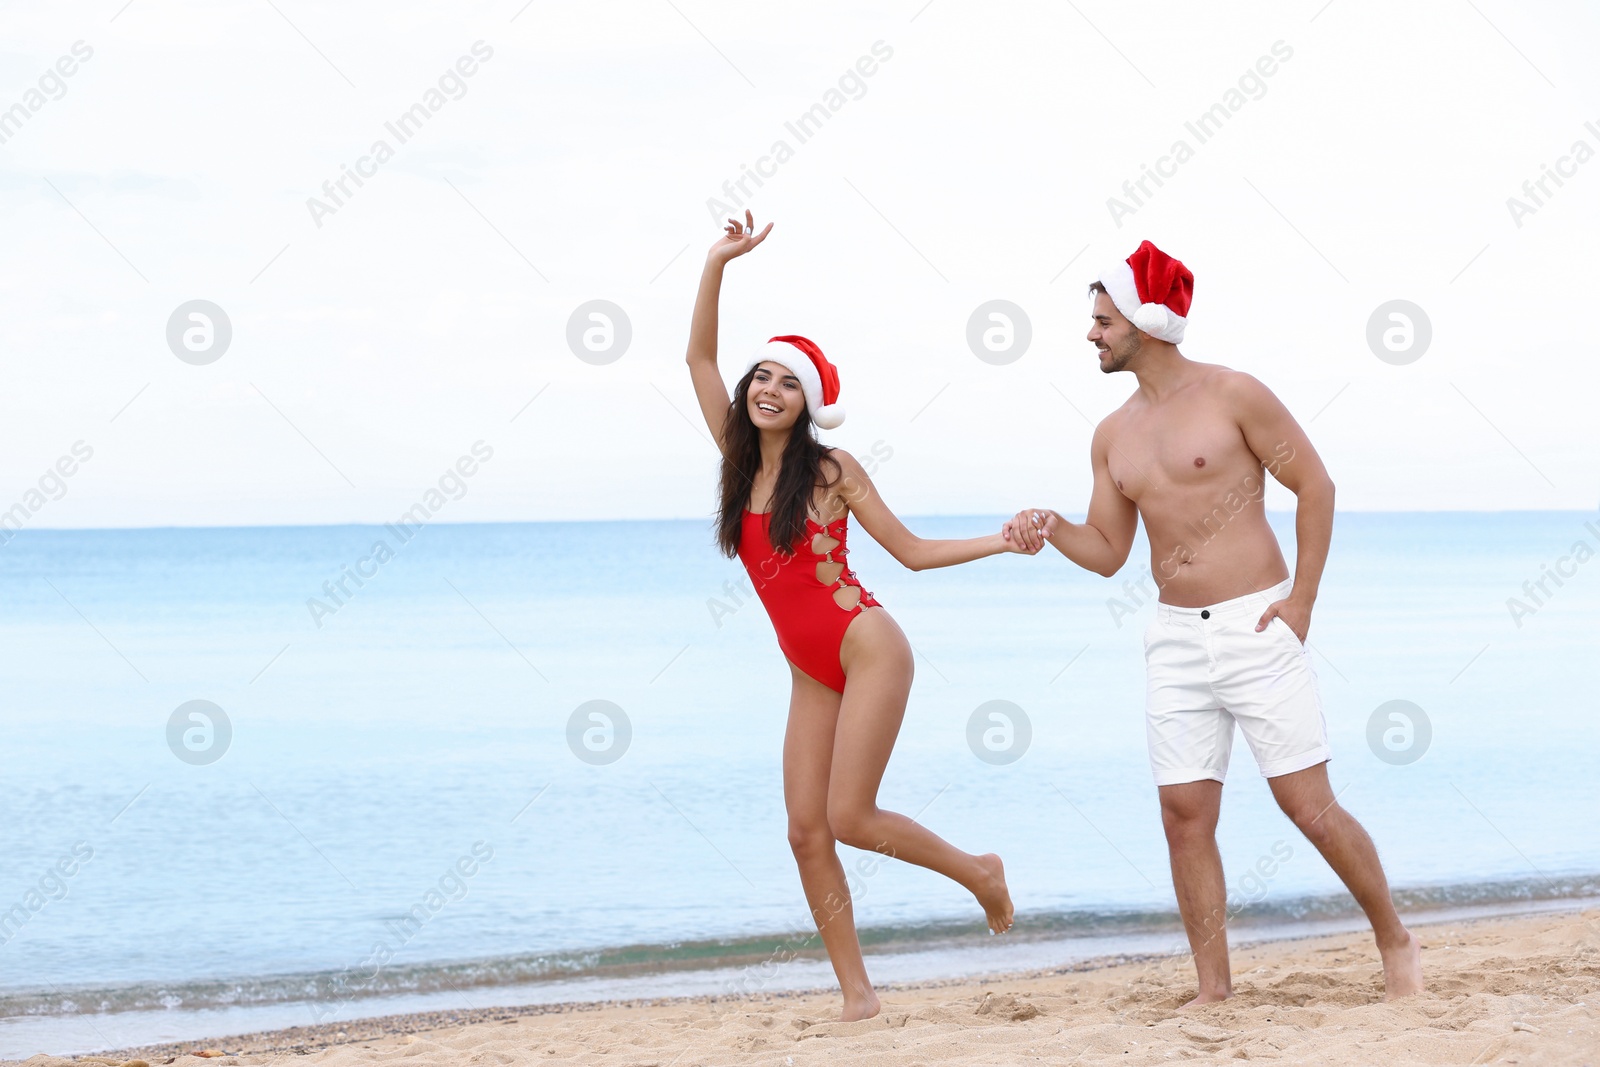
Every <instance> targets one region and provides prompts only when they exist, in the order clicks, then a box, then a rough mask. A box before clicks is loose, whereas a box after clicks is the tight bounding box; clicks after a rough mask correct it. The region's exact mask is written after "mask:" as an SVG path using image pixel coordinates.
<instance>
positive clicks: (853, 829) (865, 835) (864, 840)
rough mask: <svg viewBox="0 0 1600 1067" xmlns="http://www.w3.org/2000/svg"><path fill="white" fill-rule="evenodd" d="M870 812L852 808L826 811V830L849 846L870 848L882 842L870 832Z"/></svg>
mask: <svg viewBox="0 0 1600 1067" xmlns="http://www.w3.org/2000/svg"><path fill="white" fill-rule="evenodd" d="M871 814H872V813H871V812H865V811H858V810H854V809H842V810H837V811H836V810H833V809H831V808H830V809H829V811H828V831H829V832H830V833H831V834H833V836H834V838H835V839H836V840H838V841H840V842H843V843H844V844H846V845H849V846H850V847H851V848H860V849H867V850H869V851H870V850H872V849H875V848H877V847H878V846H879V845H881V844H883V842H882V841H880V840H878V839H877V838H876V837H874V836H873V834H872V819H871Z"/></svg>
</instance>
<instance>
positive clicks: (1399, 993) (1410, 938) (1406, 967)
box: [1378, 930, 1422, 1000]
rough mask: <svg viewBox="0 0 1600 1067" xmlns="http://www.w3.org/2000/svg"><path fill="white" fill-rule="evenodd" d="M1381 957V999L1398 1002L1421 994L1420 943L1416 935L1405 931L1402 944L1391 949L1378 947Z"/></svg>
mask: <svg viewBox="0 0 1600 1067" xmlns="http://www.w3.org/2000/svg"><path fill="white" fill-rule="evenodd" d="M1378 955H1380V956H1382V957H1383V990H1384V993H1383V999H1384V1000H1399V999H1400V998H1401V997H1409V996H1410V995H1411V994H1413V993H1420V992H1422V943H1421V942H1420V941H1418V940H1417V935H1416V934H1413V933H1412V932H1411V931H1410V930H1407V931H1406V940H1405V943H1404V944H1400V945H1396V946H1394V947H1393V948H1387V949H1386V948H1384V947H1383V946H1382V945H1379V946H1378Z"/></svg>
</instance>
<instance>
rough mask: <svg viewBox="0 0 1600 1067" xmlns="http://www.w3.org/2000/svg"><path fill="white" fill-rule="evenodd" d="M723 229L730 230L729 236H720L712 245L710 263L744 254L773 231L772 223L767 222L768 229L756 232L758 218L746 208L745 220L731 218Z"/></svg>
mask: <svg viewBox="0 0 1600 1067" xmlns="http://www.w3.org/2000/svg"><path fill="white" fill-rule="evenodd" d="M723 229H725V230H727V231H728V232H727V236H725V237H720V238H718V239H717V243H716V244H714V245H712V246H711V251H709V252H707V253H706V262H708V263H726V262H728V260H730V259H734V258H736V257H738V256H742V255H744V254H745V253H746V252H748V251H750V250H751V249H752V248H754V247H755V246H756V245H758V244H760V243H761V242H762V241H765V240H766V239H767V234H769V233H771V232H772V223H770V222H769V223H767V228H766V229H764V230H762V231H761V232H760V233H756V220H755V218H754V216H752V215H751V214H750V210H749V209H748V208H746V209H745V213H744V221H743V222H740V221H739V220H738V219H729V220H728V225H727V226H725V227H723Z"/></svg>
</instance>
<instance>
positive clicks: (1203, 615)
mask: <svg viewBox="0 0 1600 1067" xmlns="http://www.w3.org/2000/svg"><path fill="white" fill-rule="evenodd" d="M1200 617H1201V618H1202V619H1209V618H1211V612H1210V611H1202V612H1201V613H1200Z"/></svg>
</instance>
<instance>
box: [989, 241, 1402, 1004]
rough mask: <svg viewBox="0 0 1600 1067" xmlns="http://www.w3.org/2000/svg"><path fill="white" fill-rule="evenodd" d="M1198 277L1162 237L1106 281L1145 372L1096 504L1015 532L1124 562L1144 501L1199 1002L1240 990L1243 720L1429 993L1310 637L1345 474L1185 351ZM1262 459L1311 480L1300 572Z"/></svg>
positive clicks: (1153, 637) (1111, 326) (1379, 933)
mask: <svg viewBox="0 0 1600 1067" xmlns="http://www.w3.org/2000/svg"><path fill="white" fill-rule="evenodd" d="M1193 287H1194V276H1193V275H1192V274H1191V273H1190V272H1189V270H1188V268H1186V267H1185V266H1184V265H1183V264H1182V263H1180V262H1179V261H1177V260H1175V259H1173V258H1171V257H1170V256H1168V255H1166V254H1165V253H1164V252H1162V251H1161V250H1160V249H1158V248H1156V246H1155V245H1153V244H1151V243H1150V242H1149V241H1145V242H1144V243H1143V244H1141V245H1140V246H1139V249H1138V251H1136V252H1134V254H1133V255H1131V256H1129V257H1128V258H1127V260H1125V261H1123V262H1121V263H1118V264H1117V265H1116V266H1115V267H1113V268H1111V269H1109V270H1107V271H1105V272H1102V274H1101V275H1100V278H1099V279H1098V280H1097V281H1096V282H1094V283H1093V285H1091V286H1090V292H1091V295H1092V298H1093V302H1094V303H1093V308H1092V314H1093V318H1094V323H1093V326H1092V327H1091V328H1090V330H1089V340H1090V341H1091V342H1093V344H1094V345H1095V347H1096V348H1098V349H1099V351H1100V369H1101V370H1102V371H1103V372H1105V373H1107V374H1111V373H1114V372H1116V371H1130V372H1132V373H1133V375H1134V377H1135V378H1137V379H1138V381H1139V388H1138V389H1137V390H1136V391H1135V392H1134V394H1133V395H1132V396H1130V397H1129V398H1128V400H1127V402H1126V403H1124V404H1123V405H1122V407H1120V408H1118V409H1117V410H1116V411H1114V412H1112V413H1111V414H1110V415H1109V416H1107V417H1106V418H1105V420H1104V421H1102V422H1101V423H1100V425H1099V426H1098V427H1097V428H1096V430H1095V433H1094V440H1093V442H1092V444H1091V445H1090V449H1089V456H1090V462H1091V464H1092V465H1093V468H1094V488H1093V492H1092V495H1091V497H1090V501H1089V513H1088V516H1087V519H1086V521H1085V522H1083V523H1073V522H1068V521H1066V520H1065V519H1063V518H1062V517H1061V516H1060V515H1058V514H1057V513H1056V512H1054V511H1050V510H1047V509H1041V510H1034V511H1023V512H1019V513H1018V514H1017V515H1016V517H1015V518H1013V519H1011V520H1010V521H1009V522H1007V523H1006V527H1005V529H1006V536H1008V537H1013V538H1018V539H1020V540H1021V541H1022V542H1023V543H1024V544H1025V545H1026V546H1027V547H1028V548H1029V549H1031V550H1034V551H1037V550H1038V549H1040V548H1042V547H1043V544H1044V542H1045V541H1048V542H1049V543H1050V544H1052V545H1054V546H1055V547H1056V548H1057V549H1058V550H1059V551H1060V552H1061V554H1062V555H1064V556H1066V557H1067V558H1068V559H1070V560H1072V561H1073V562H1074V563H1076V564H1078V565H1079V566H1081V567H1084V568H1087V569H1088V570H1091V571H1094V572H1095V573H1096V574H1102V575H1105V576H1107V577H1110V576H1111V575H1113V574H1115V573H1116V572H1117V570H1118V569H1119V568H1120V567H1121V566H1122V565H1123V563H1124V562H1125V561H1126V560H1127V558H1128V552H1129V550H1130V549H1131V548H1132V546H1133V535H1134V529H1135V525H1136V522H1137V520H1138V518H1140V517H1142V518H1143V519H1144V526H1145V532H1146V534H1147V535H1148V536H1149V540H1150V569H1151V573H1152V576H1153V577H1154V579H1155V582H1156V584H1157V586H1158V587H1159V589H1160V598H1159V600H1160V602H1159V603H1158V604H1157V605H1156V617H1155V619H1154V620H1153V621H1152V622H1151V623H1150V625H1149V627H1148V629H1147V630H1146V631H1145V661H1146V672H1147V685H1146V694H1147V703H1146V723H1145V725H1146V737H1147V740H1148V742H1149V748H1150V762H1151V767H1152V770H1153V771H1154V774H1155V780H1156V785H1157V787H1158V791H1159V793H1160V797H1161V821H1162V824H1163V826H1164V827H1165V829H1166V834H1167V848H1168V851H1169V854H1170V857H1171V862H1172V883H1173V887H1174V888H1175V889H1176V891H1177V897H1178V910H1179V912H1180V913H1181V914H1182V916H1183V922H1184V927H1185V930H1186V932H1187V934H1188V937H1189V945H1190V947H1191V948H1192V950H1193V952H1194V962H1195V970H1196V972H1197V974H1198V977H1199V984H1200V990H1199V995H1198V996H1196V997H1195V998H1194V999H1193V1000H1191V1001H1190V1002H1189V1004H1190V1005H1193V1004H1206V1003H1210V1002H1213V1001H1218V1000H1223V999H1225V998H1227V997H1228V996H1230V995H1231V994H1232V991H1233V990H1232V979H1231V977H1230V975H1229V970H1228V939H1227V930H1226V918H1227V911H1226V907H1227V895H1226V894H1227V891H1226V887H1225V885H1224V882H1223V875H1222V857H1221V855H1220V854H1219V853H1218V851H1217V842H1216V827H1217V815H1218V812H1219V810H1220V808H1221V803H1222V781H1223V778H1224V777H1225V775H1226V773H1227V769H1228V755H1229V751H1230V749H1231V748H1232V744H1233V728H1234V724H1235V723H1237V724H1238V726H1239V727H1240V729H1241V730H1242V731H1243V732H1244V735H1245V739H1246V741H1248V742H1249V744H1250V749H1251V752H1252V753H1253V754H1254V756H1255V758H1256V762H1257V764H1258V765H1259V767H1260V769H1261V773H1262V775H1263V776H1264V777H1265V778H1266V779H1267V784H1268V785H1269V786H1270V787H1271V789H1272V795H1273V797H1274V798H1275V799H1276V800H1277V802H1278V806H1279V807H1280V808H1282V809H1283V811H1284V813H1285V814H1286V815H1288V816H1289V818H1290V819H1292V820H1293V821H1294V824H1295V825H1296V826H1297V827H1299V829H1300V831H1301V832H1302V833H1304V834H1305V836H1306V837H1307V838H1308V839H1309V840H1310V841H1311V843H1312V844H1313V845H1315V846H1316V848H1317V851H1319V852H1321V853H1322V855H1323V857H1324V858H1325V859H1326V860H1327V861H1328V863H1329V865H1330V866H1332V868H1333V869H1334V871H1335V872H1336V873H1337V874H1338V875H1339V877H1340V878H1341V879H1343V881H1344V884H1345V885H1346V887H1348V888H1349V890H1350V892H1351V894H1352V895H1353V896H1354V897H1355V899H1356V901H1357V902H1358V903H1359V904H1360V905H1361V907H1362V909H1363V910H1364V911H1365V912H1366V915H1367V918H1368V919H1369V920H1370V921H1371V923H1372V930H1373V934H1374V936H1375V938H1376V940H1377V944H1378V951H1379V954H1380V955H1381V956H1382V959H1383V978H1384V986H1385V989H1386V992H1387V997H1388V999H1391V1000H1392V999H1394V998H1396V997H1402V996H1406V995H1408V994H1411V993H1416V992H1419V991H1420V990H1421V989H1422V953H1421V946H1420V945H1419V944H1418V942H1417V940H1416V938H1415V937H1413V936H1412V935H1411V933H1410V932H1409V931H1408V930H1407V929H1406V928H1405V927H1404V926H1403V925H1402V924H1401V922H1400V917H1399V916H1398V915H1397V914H1396V913H1395V909H1394V903H1393V902H1392V901H1391V900H1390V897H1389V885H1388V881H1387V880H1386V879H1385V877H1384V874H1383V867H1382V866H1381V865H1380V863H1379V861H1378V853H1377V850H1376V849H1375V848H1374V847H1373V844H1372V839H1371V838H1370V837H1368V836H1367V833H1366V831H1365V830H1363V829H1362V828H1361V824H1360V823H1358V822H1356V820H1355V819H1354V818H1352V817H1351V816H1350V815H1349V813H1347V812H1346V811H1345V810H1344V809H1343V808H1342V807H1340V806H1339V804H1338V802H1337V800H1335V798H1334V795H1333V790H1332V788H1331V787H1330V786H1329V784H1328V770H1327V765H1326V763H1327V760H1328V758H1329V756H1330V752H1329V749H1328V739H1327V726H1326V724H1325V723H1324V721H1323V717H1322V708H1321V704H1320V702H1319V698H1318V695H1317V688H1316V678H1315V676H1314V674H1313V672H1312V668H1311V662H1310V659H1309V657H1308V656H1307V654H1306V651H1305V648H1304V642H1305V638H1306V633H1307V631H1308V629H1309V628H1310V625H1311V608H1312V605H1313V604H1314V603H1315V601H1316V596H1317V584H1318V582H1319V581H1320V580H1321V578H1322V568H1323V564H1324V563H1325V562H1326V561H1327V558H1328V542H1329V539H1330V537H1331V535H1332V531H1333V481H1332V480H1331V479H1330V478H1329V477H1328V472H1327V470H1326V469H1324V467H1323V465H1322V461H1321V459H1319V458H1318V456H1317V453H1316V450H1315V449H1313V448H1312V447H1311V442H1310V441H1309V440H1308V439H1307V438H1306V435H1305V433H1304V431H1302V430H1301V429H1300V426H1299V424H1297V423H1296V422H1295V420H1294V418H1293V416H1291V415H1290V414H1289V412H1288V409H1286V408H1285V407H1284V406H1283V404H1282V403H1281V402H1279V400H1278V398H1277V397H1276V396H1274V395H1273V394H1272V392H1271V391H1270V390H1269V389H1267V387H1266V386H1264V385H1262V384H1261V383H1260V382H1259V381H1257V380H1256V379H1254V378H1252V377H1251V376H1250V375H1248V374H1244V373H1241V372H1239V371H1233V370H1229V369H1228V368H1226V367H1221V366H1217V365H1215V364H1210V363H1196V362H1194V361H1192V360H1189V359H1186V358H1184V356H1183V355H1182V354H1181V353H1180V352H1179V351H1178V348H1177V346H1178V343H1179V342H1180V341H1182V339H1183V330H1184V325H1185V320H1186V316H1187V315H1188V311H1189V301H1190V298H1191V296H1192V293H1193ZM1263 469H1265V470H1267V471H1269V472H1270V473H1271V474H1272V475H1273V476H1274V477H1276V478H1277V479H1278V481H1280V482H1281V483H1283V484H1284V485H1285V486H1287V487H1288V488H1289V489H1290V490H1292V491H1293V492H1294V494H1295V496H1296V498H1297V505H1296V509H1295V539H1296V546H1297V550H1298V551H1297V560H1296V566H1295V575H1294V577H1293V579H1290V577H1289V568H1288V565H1287V564H1286V563H1285V562H1284V558H1283V553H1282V551H1281V550H1280V549H1279V547H1278V541H1277V538H1276V537H1274V536H1273V533H1272V529H1271V527H1270V526H1268V525H1267V518H1266V505H1265V503H1264V501H1265V495H1266V484H1265V479H1264V477H1263V475H1262V470H1263ZM1185 1006H1186V1007H1187V1006H1189V1005H1185Z"/></svg>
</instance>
